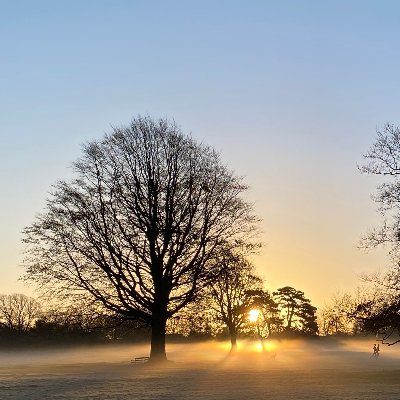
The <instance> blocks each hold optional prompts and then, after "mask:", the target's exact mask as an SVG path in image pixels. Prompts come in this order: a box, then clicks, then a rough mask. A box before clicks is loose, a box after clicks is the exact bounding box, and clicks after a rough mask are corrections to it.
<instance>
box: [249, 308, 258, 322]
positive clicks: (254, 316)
mask: <svg viewBox="0 0 400 400" xmlns="http://www.w3.org/2000/svg"><path fill="white" fill-rule="evenodd" d="M259 315H260V310H257V309H255V308H254V309H253V310H250V311H249V321H250V322H256V321H257V320H258V316H259Z"/></svg>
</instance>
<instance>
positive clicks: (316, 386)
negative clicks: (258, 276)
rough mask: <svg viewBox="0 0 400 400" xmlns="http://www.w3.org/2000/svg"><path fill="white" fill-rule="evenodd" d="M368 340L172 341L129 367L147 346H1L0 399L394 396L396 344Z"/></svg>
mask: <svg viewBox="0 0 400 400" xmlns="http://www.w3.org/2000/svg"><path fill="white" fill-rule="evenodd" d="M372 345H373V341H371V340H368V339H365V340H360V339H358V340H349V339H346V340H343V341H328V340H323V341H320V340H314V341H302V340H284V341H271V342H267V343H266V346H265V348H266V351H264V352H263V351H261V349H260V347H259V345H258V343H257V342H256V341H250V340H249V341H241V342H239V346H238V351H237V352H236V353H234V354H230V353H229V343H225V342H216V341H208V342H200V343H195V344H169V345H168V346H167V350H168V354H169V358H170V359H171V360H172V362H171V363H170V364H169V365H168V366H167V367H165V365H164V366H163V367H162V368H161V367H159V366H157V365H151V364H140V365H139V364H137V365H135V364H131V363H130V361H131V359H133V358H134V357H139V356H144V355H148V353H149V346H148V345H111V346H81V347H75V348H67V349H66V348H63V349H55V348H54V349H50V350H40V349H38V350H29V351H1V352H0V359H1V366H0V398H1V399H4V400H11V399H12V400H16V399H28V398H29V399H50V398H51V399H52V398H57V399H133V398H137V399H160V398H162V399H187V398H190V399H215V398H227V399H243V398H266V397H269V398H271V399H288V398H296V399H315V400H317V399H318V400H320V399H334V398H337V399H339V398H340V399H355V398H360V397H361V396H362V398H363V399H377V398H379V399H393V398H395V397H393V396H395V395H394V393H398V392H399V390H400V383H399V382H398V376H399V373H400V349H398V348H397V347H392V348H387V347H382V346H381V349H382V351H381V355H380V357H379V358H378V359H375V358H371V354H372Z"/></svg>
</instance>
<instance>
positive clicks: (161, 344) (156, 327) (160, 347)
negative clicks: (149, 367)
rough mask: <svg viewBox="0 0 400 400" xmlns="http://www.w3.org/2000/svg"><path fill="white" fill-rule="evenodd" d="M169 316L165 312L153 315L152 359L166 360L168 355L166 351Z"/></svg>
mask: <svg viewBox="0 0 400 400" xmlns="http://www.w3.org/2000/svg"><path fill="white" fill-rule="evenodd" d="M166 325H167V318H166V316H165V314H163V313H157V314H155V315H153V319H152V323H151V349H150V360H151V361H165V360H166V359H167V355H166V352H165V332H166Z"/></svg>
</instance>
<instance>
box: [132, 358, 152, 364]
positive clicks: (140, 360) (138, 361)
mask: <svg viewBox="0 0 400 400" xmlns="http://www.w3.org/2000/svg"><path fill="white" fill-rule="evenodd" d="M148 361H149V357H135V358H134V359H133V360H131V364H143V363H146V362H148Z"/></svg>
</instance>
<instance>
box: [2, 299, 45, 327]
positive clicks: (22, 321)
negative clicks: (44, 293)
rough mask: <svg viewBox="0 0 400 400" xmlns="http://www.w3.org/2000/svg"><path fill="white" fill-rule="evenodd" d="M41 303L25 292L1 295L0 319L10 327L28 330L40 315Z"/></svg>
mask: <svg viewBox="0 0 400 400" xmlns="http://www.w3.org/2000/svg"><path fill="white" fill-rule="evenodd" d="M39 314H40V304H39V303H38V302H37V301H36V300H35V299H33V298H32V297H28V296H25V295H24V294H17V293H16V294H2V295H0V320H1V321H2V322H3V323H4V325H5V326H6V327H7V328H9V329H14V330H17V331H26V330H28V329H29V328H30V327H31V326H32V325H33V323H34V321H35V319H36V318H38V317H39Z"/></svg>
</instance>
